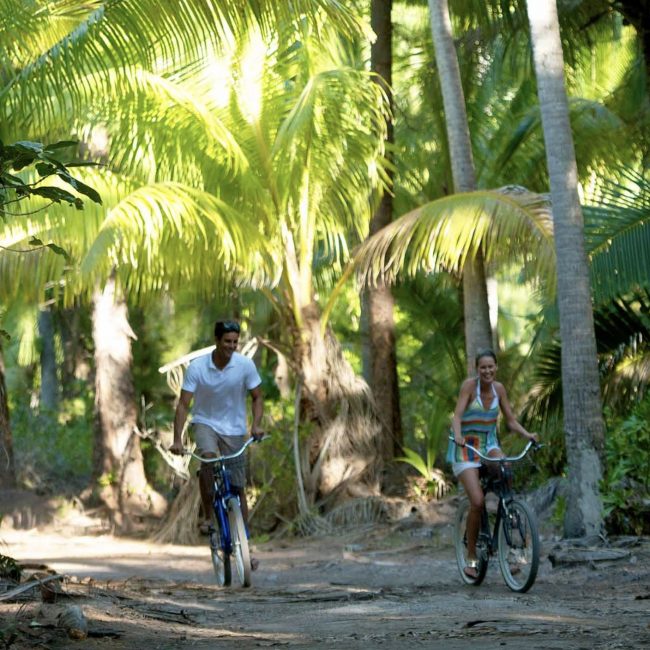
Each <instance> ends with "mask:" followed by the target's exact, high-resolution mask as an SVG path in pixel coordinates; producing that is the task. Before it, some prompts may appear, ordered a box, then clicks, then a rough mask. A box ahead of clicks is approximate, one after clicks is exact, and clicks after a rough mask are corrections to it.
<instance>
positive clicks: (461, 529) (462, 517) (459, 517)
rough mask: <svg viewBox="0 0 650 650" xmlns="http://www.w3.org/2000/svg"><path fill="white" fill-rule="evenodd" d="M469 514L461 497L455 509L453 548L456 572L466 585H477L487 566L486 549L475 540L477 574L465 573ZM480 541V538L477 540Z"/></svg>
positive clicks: (467, 503)
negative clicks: (469, 574)
mask: <svg viewBox="0 0 650 650" xmlns="http://www.w3.org/2000/svg"><path fill="white" fill-rule="evenodd" d="M468 514H469V501H468V500H467V499H462V500H461V502H460V503H459V504H458V510H457V511H456V521H455V523H454V531H453V539H454V549H455V551H456V564H457V565H458V572H459V573H460V577H461V578H462V579H463V582H465V583H466V584H468V585H475V586H476V587H478V586H479V585H480V584H481V583H482V582H483V579H484V578H485V574H486V573H487V568H488V550H487V548H486V547H485V544H481V543H479V542H477V545H476V556H477V559H478V568H477V575H476V577H475V578H473V577H471V576H468V575H467V573H465V567H467V566H468V564H467V534H466V530H467V515H468ZM479 541H480V540H479Z"/></svg>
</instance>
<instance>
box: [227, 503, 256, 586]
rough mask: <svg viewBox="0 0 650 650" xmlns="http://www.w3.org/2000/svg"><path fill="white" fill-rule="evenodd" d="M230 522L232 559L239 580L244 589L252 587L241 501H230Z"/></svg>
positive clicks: (249, 557) (249, 558)
mask: <svg viewBox="0 0 650 650" xmlns="http://www.w3.org/2000/svg"><path fill="white" fill-rule="evenodd" d="M228 521H229V522H230V537H231V539H232V559H233V560H234V563H235V573H236V574H237V580H238V582H239V585H240V586H242V587H250V586H251V571H252V569H251V556H250V550H249V548H248V536H247V535H246V527H245V526H244V517H243V515H242V512H241V506H240V505H239V500H238V499H236V498H233V499H230V500H229V501H228Z"/></svg>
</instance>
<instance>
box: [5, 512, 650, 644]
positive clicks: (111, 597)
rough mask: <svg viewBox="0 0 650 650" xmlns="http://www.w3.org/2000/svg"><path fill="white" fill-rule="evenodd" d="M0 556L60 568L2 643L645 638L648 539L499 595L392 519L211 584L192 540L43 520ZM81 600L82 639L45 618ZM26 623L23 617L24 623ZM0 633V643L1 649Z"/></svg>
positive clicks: (432, 540)
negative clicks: (50, 596)
mask: <svg viewBox="0 0 650 650" xmlns="http://www.w3.org/2000/svg"><path fill="white" fill-rule="evenodd" d="M0 540H2V546H1V547H0V552H2V553H3V554H5V555H10V556H12V557H15V558H17V559H19V560H20V561H22V562H27V561H30V562H40V563H44V564H46V565H48V566H49V567H50V568H51V569H53V570H55V571H56V572H58V573H61V574H65V575H66V576H68V577H69V578H68V580H67V581H66V582H65V583H64V585H63V589H64V591H65V592H66V595H65V596H60V597H59V598H58V599H57V602H55V603H54V604H47V603H44V602H41V600H40V598H36V596H35V595H34V594H33V593H32V595H31V596H26V597H25V599H23V600H18V601H16V602H0V619H1V620H2V624H0V630H1V631H2V634H3V635H4V636H0V642H1V641H4V642H5V644H6V642H7V640H8V636H7V635H8V631H11V630H13V631H14V632H15V635H16V636H15V638H14V640H13V642H11V644H10V645H8V646H5V647H10V648H12V649H20V648H34V647H40V648H51V649H53V650H54V649H58V648H72V647H75V648H84V649H86V648H87V649H90V650H96V649H100V648H107V649H108V648H110V649H111V650H121V649H127V648H128V649H129V650H131V649H133V648H143V649H145V648H146V650H154V649H158V648H160V649H174V650H175V649H177V648H178V649H180V648H205V649H207V648H224V649H228V648H232V649H233V650H234V649H235V648H237V650H241V649H249V648H250V649H253V648H260V647H276V646H278V647H280V646H286V647H291V648H313V647H316V646H318V647H321V646H322V647H328V646H332V647H334V645H336V647H340V648H351V649H357V648H358V649H361V648H363V649H364V650H368V648H374V647H376V646H382V647H385V648H406V649H411V648H420V647H425V646H428V647H439V648H445V649H450V650H456V649H459V648H467V647H468V642H470V641H472V640H477V641H478V639H479V638H480V644H481V645H480V647H481V649H482V650H492V649H496V648H499V649H501V648H504V647H506V648H508V647H510V648H526V649H527V650H532V649H533V648H540V649H541V648H544V649H555V648H558V649H559V648H562V649H564V650H566V649H582V648H585V649H587V648H648V647H650V626H649V625H650V616H649V610H650V571H649V570H648V562H649V561H650V540H641V542H640V543H639V544H638V545H636V546H634V547H632V548H630V549H629V551H630V553H629V556H628V557H626V558H625V559H622V560H617V561H613V562H602V563H597V564H593V563H592V564H591V565H585V564H582V565H580V566H576V567H570V568H567V567H565V568H552V566H551V564H550V562H549V561H548V557H547V556H548V552H549V550H550V549H551V548H552V546H553V543H552V542H550V541H545V542H544V544H543V547H544V553H543V558H542V562H541V567H540V574H539V577H538V579H537V582H536V583H535V585H534V587H533V588H532V590H531V591H530V592H529V593H528V594H525V595H517V594H514V593H512V592H510V591H509V590H508V589H507V588H506V587H505V585H504V584H503V581H502V579H501V576H500V575H499V573H498V568H497V566H496V562H494V563H493V564H492V565H491V567H490V570H489V573H488V576H487V578H486V581H485V582H484V584H483V585H482V586H481V587H479V588H476V587H468V586H465V585H463V584H462V583H461V581H460V578H459V576H458V574H457V570H456V566H455V563H454V561H453V556H452V548H451V544H450V525H449V524H448V523H445V522H439V523H436V524H433V525H432V524H427V523H424V522H422V521H409V520H402V521H400V522H396V523H393V524H390V525H389V524H382V525H375V526H369V527H363V528H357V529H355V530H346V531H341V533H340V534H338V535H337V536H335V537H318V538H314V537H312V538H301V539H287V540H279V541H275V542H268V543H265V544H262V545H258V546H256V549H255V550H256V556H257V557H258V558H259V559H260V562H261V566H260V569H259V570H258V571H257V572H255V573H254V574H253V580H254V585H253V587H252V588H251V589H247V590H243V589H234V590H233V589H231V590H222V589H218V588H217V587H215V586H213V584H212V581H211V578H212V576H211V565H210V561H209V556H208V552H207V548H205V547H204V546H169V545H166V546H163V545H153V544H149V543H146V542H141V541H140V542H138V541H129V540H124V539H117V538H114V537H111V536H106V535H104V536H81V537H80V536H70V535H69V534H66V533H65V531H53V530H51V529H48V528H47V527H46V528H44V529H42V530H38V529H32V530H27V531H25V530H13V529H11V528H3V529H1V530H0ZM69 603H75V604H77V605H80V606H81V607H82V609H83V611H84V614H85V616H86V618H87V620H88V623H89V630H90V633H91V636H90V637H89V638H87V639H85V640H80V641H72V640H70V639H68V638H66V636H65V635H64V633H63V631H62V630H61V629H58V628H56V617H57V615H58V614H59V613H60V612H61V611H62V609H63V608H64V607H65V606H66V605H67V604H69ZM30 625H31V626H30ZM1 645H2V644H1V643H0V647H1Z"/></svg>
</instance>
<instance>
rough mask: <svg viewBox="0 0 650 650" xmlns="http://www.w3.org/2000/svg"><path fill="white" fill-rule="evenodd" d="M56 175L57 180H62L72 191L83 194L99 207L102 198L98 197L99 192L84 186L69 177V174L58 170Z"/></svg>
mask: <svg viewBox="0 0 650 650" xmlns="http://www.w3.org/2000/svg"><path fill="white" fill-rule="evenodd" d="M56 174H57V176H58V177H59V178H61V179H63V180H64V181H65V182H66V183H68V184H69V185H71V186H72V187H74V189H75V190H77V192H79V194H84V195H85V196H87V197H88V198H89V199H91V200H92V201H94V202H95V203H99V204H100V205H101V203H102V198H101V196H99V192H97V190H95V189H93V188H92V187H90V186H89V185H86V184H85V183H82V182H81V181H80V180H78V179H76V178H74V177H73V176H70V174H68V173H67V172H64V171H61V170H58V171H57V172H56Z"/></svg>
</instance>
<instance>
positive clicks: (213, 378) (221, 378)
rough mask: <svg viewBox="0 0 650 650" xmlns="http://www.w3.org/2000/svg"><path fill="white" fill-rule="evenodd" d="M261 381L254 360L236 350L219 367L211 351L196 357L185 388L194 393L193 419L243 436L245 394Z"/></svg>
mask: <svg viewBox="0 0 650 650" xmlns="http://www.w3.org/2000/svg"><path fill="white" fill-rule="evenodd" d="M261 383H262V380H261V379H260V376H259V373H258V372H257V368H256V367H255V364H254V363H253V362H252V361H251V359H249V358H248V357H245V356H244V355H243V354H240V353H239V352H233V355H232V357H230V361H229V362H228V365H227V366H226V367H225V368H224V369H223V370H219V368H217V366H215V365H214V362H213V361H212V352H209V353H208V354H205V355H203V356H200V357H197V358H196V359H194V360H193V361H192V362H191V363H190V365H189V367H188V369H187V372H186V373H185V378H184V380H183V390H186V391H189V392H190V393H193V394H194V403H193V406H192V423H200V424H207V425H208V426H209V427H212V428H213V429H214V430H215V431H216V432H217V433H220V434H221V435H224V436H243V435H245V434H246V433H247V427H246V395H247V393H248V391H249V390H253V388H257V387H258V386H259V385H260V384H261Z"/></svg>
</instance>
